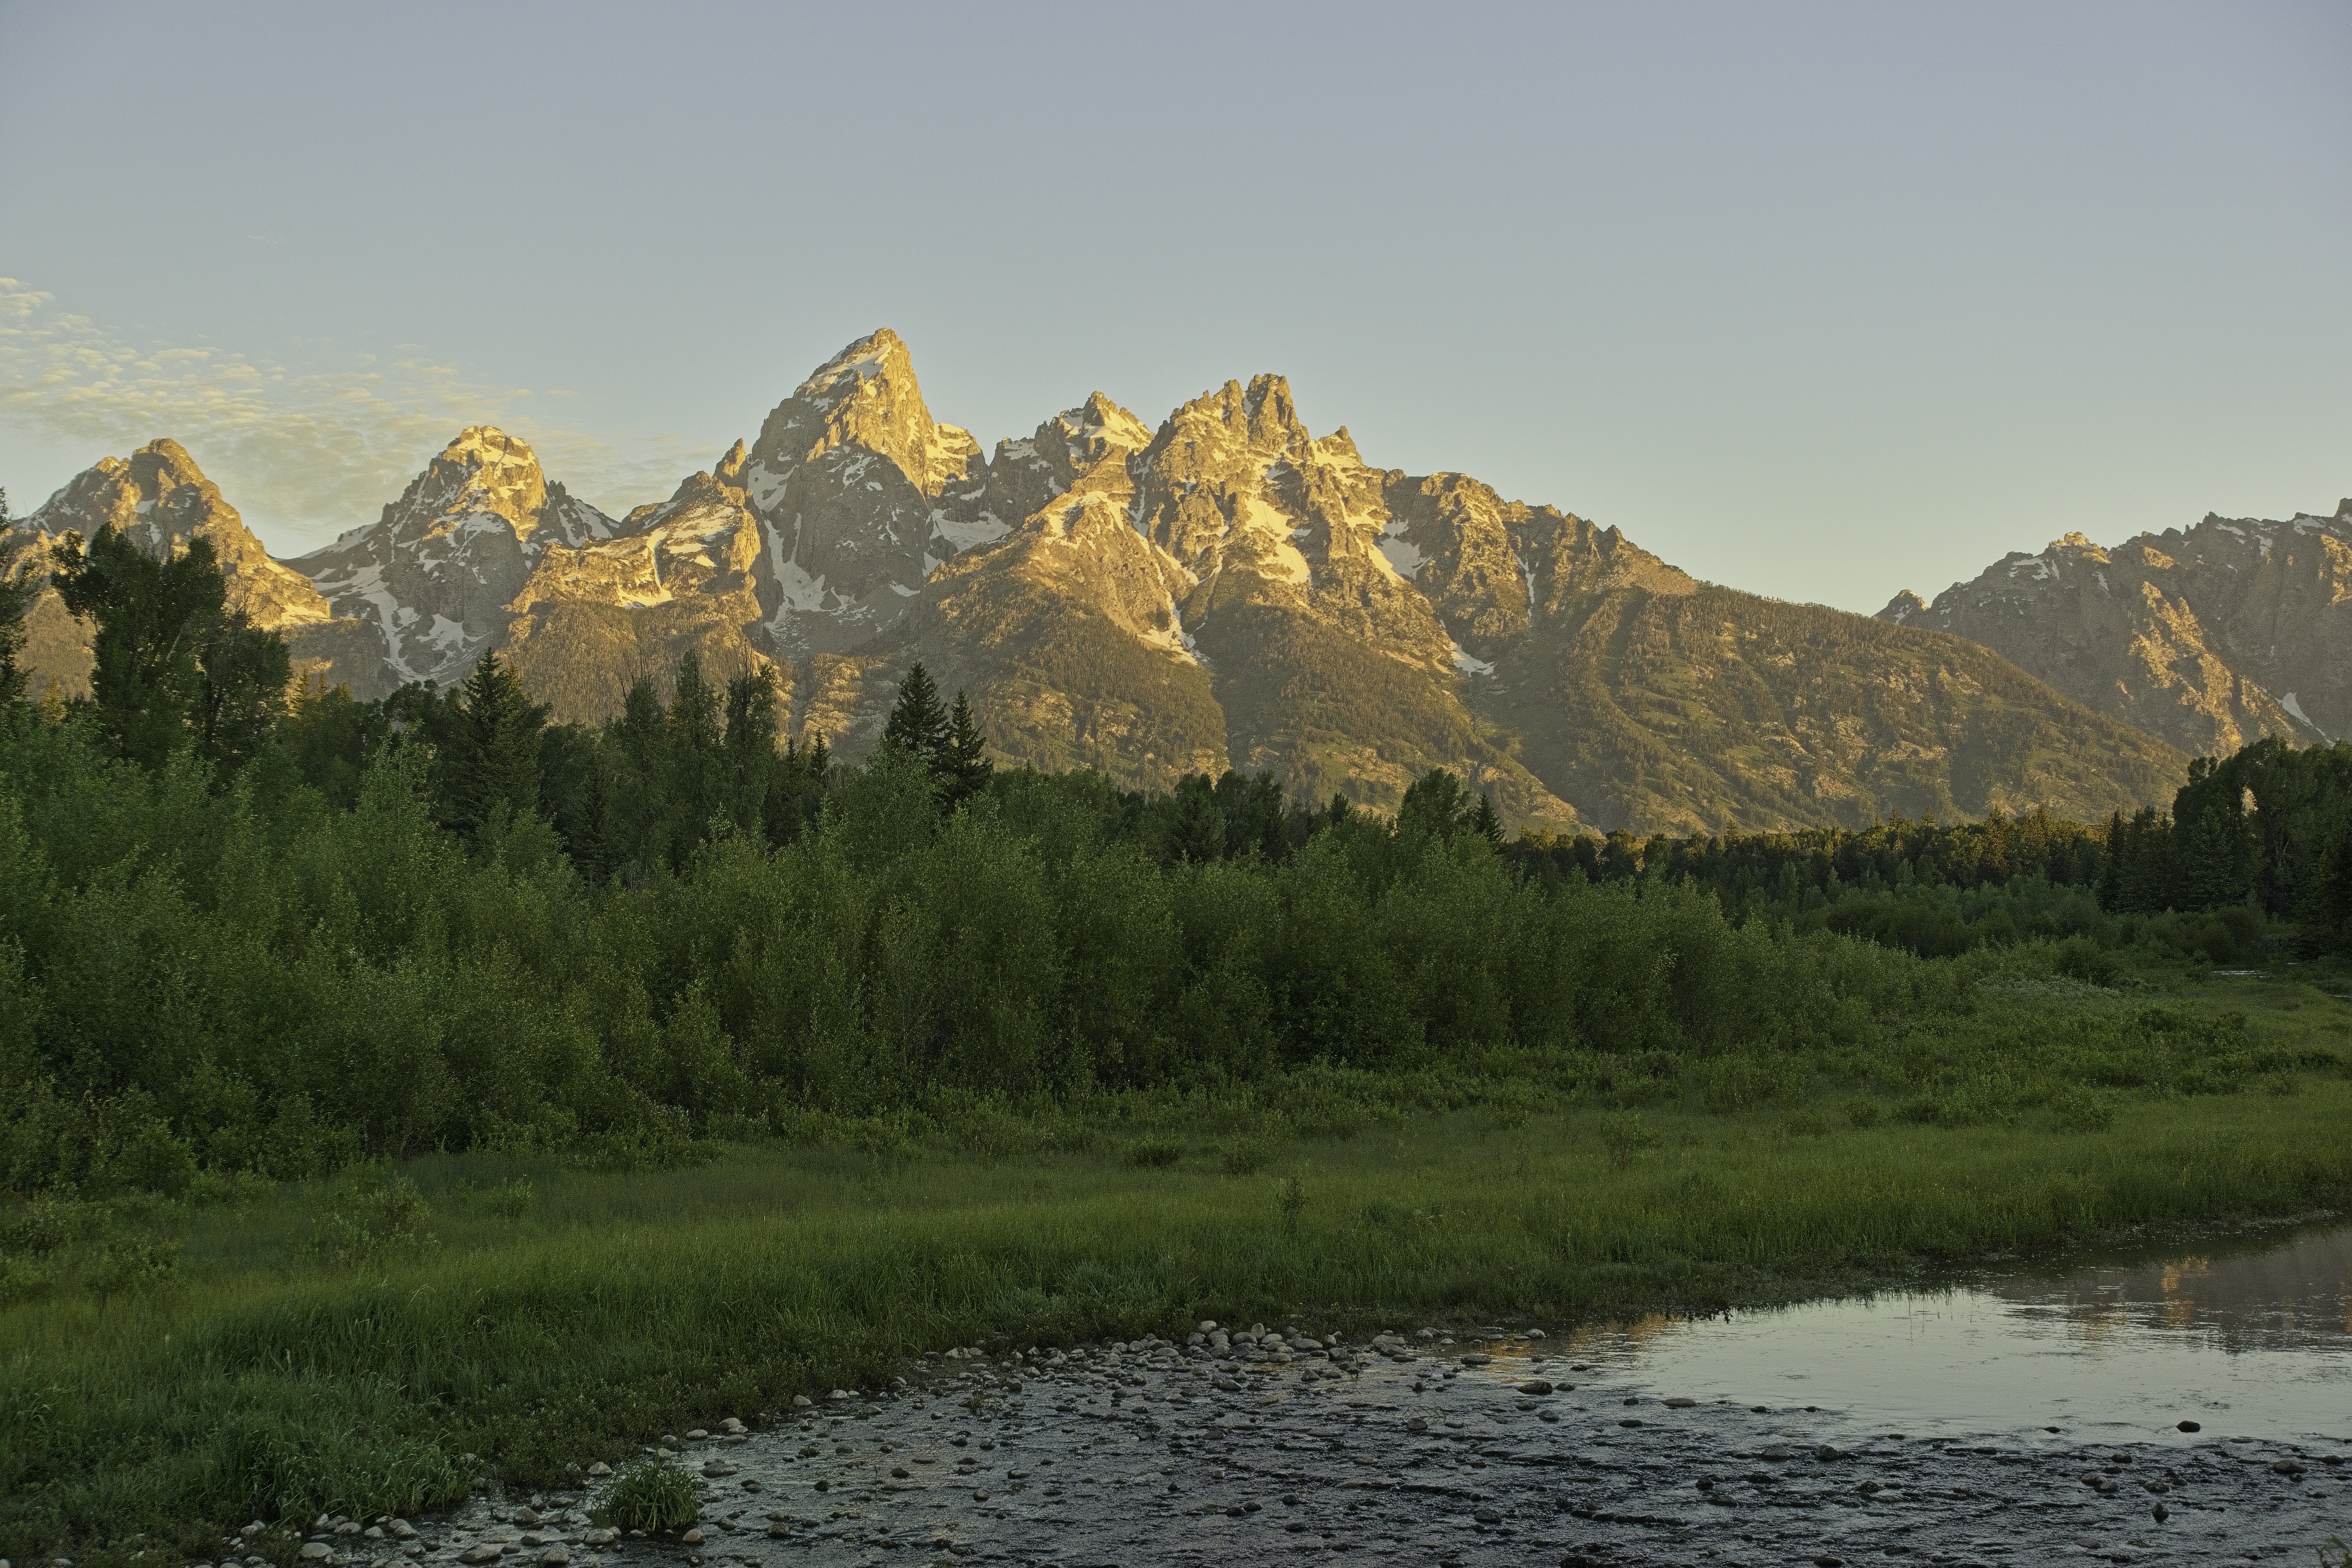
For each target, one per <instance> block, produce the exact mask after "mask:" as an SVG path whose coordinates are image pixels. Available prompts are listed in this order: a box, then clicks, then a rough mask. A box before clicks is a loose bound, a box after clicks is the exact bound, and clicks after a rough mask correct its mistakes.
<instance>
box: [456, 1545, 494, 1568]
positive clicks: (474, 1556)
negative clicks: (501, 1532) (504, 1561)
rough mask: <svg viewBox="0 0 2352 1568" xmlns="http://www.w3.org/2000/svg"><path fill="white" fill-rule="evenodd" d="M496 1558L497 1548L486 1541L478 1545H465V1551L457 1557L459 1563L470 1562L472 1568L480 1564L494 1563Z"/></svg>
mask: <svg viewBox="0 0 2352 1568" xmlns="http://www.w3.org/2000/svg"><path fill="white" fill-rule="evenodd" d="M498 1560H499V1549H498V1548H497V1547H495V1546H492V1545H491V1544H490V1543H489V1542H487V1541H486V1542H482V1544H480V1545H479V1546H469V1547H467V1549H466V1551H465V1552H464V1553H463V1554H462V1555H461V1556H459V1557H458V1559H457V1561H458V1562H460V1563H469V1564H471V1565H472V1568H481V1564H483V1563H496V1562H497V1561H498Z"/></svg>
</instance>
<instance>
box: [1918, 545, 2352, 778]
mask: <svg viewBox="0 0 2352 1568" xmlns="http://www.w3.org/2000/svg"><path fill="white" fill-rule="evenodd" d="M1878 614H1879V618H1880V619H1882V620H1885V621H1889V622H1893V623H1895V624H1896V625H1898V626H1919V627H1927V628H1932V629H1934V630H1936V631H1944V632H1957V633H1958V634H1959V635H1960V636H1962V637H1970V638H1973V639H1974V640H1976V641H1978V642H1980V643H1982V644H1984V645H1985V646H1986V647H1990V648H1992V649H1993V650H1995V651H1996V652H1998V653H2000V655H2002V656H2003V657H2004V658H2008V659H2010V660H2011V662H2013V663H2015V664H2016V665H2018V666H2019V667H2020V668H2023V669H2026V670H2029V671H2031V672H2032V674H2034V675H2037V676H2039V677H2041V678H2042V679H2043V680H2046V681H2048V682H2049V683H2050V684H2051V685H2053V686H2054V687H2056V688H2057V689H2059V690H2061V691H2063V692H2064V693H2065V694H2066V695H2067V696H2069V697H2071V698H2073V699H2074V700H2076V701H2077V702H2080V703H2083V704H2084V706H2086V707H2089V708H2092V709H2095V710H2097V711H2099V712H2101V713H2104V714H2105V715H2106V716H2107V717H2109V718H2111V719H2119V720H2121V721H2124V722H2125V723H2126V724H2132V725H2136V726H2137V727H2138V728H2139V729H2142V730H2145V731H2147V732H2148V733H2149V734H2151V735H2156V736H2159V737H2161V738H2162V739H2164V740H2165V741H2167V742H2170V743H2171V744H2172V745H2174V746H2176V747H2178V748H2179V749H2180V750H2182V751H2184V752H2190V753H2191V754H2194V755H2200V756H2221V755H2226V754H2227V753H2229V752H2233V751H2236V750H2237V749H2238V748H2239V747H2241V746H2243V745H2246V744H2248V743H2250V742H2254V741H2258V740H2261V739H2262V738H2263V737H2264V736H2265V735H2278V736H2283V737H2284V738H2286V739H2288V740H2290V741H2292V742H2294V743H2295V744H2296V745H2310V744H2312V743H2313V742H2324V741H2332V740H2334V739H2336V737H2338V736H2352V500H2345V501H2343V502H2342V503H2341V504H2339V505H2338V506H2337V507H2336V512H2335V514H2334V515H2333V516H2331V517H2315V516H2313V515H2312V514H2310V513H2308V512H2298V513H2297V514H2295V516H2294V517H2293V518H2290V519H2288V520H2287V521H2284V522H2272V521H2264V520H2263V519H2260V518H2224V517H2216V516H2213V515H2212V514H2210V513H2209V514H2207V516H2206V517H2205V519H2204V521H2201V522H2199V523H2198V524H2197V525H2196V526H2194V527H2193V528H2190V529H2188V530H2187V531H2183V530H2180V529H2178V528H2168V529H2166V530H2165V531H2163V532H2161V533H2142V534H2140V535H2138V536H2137V537H2136V538H2134V539H2132V540H2130V541H2128V542H2126V543H2123V544H2120V545H2118V546H2116V548H2115V549H2113V550H2103V549H2101V548H2100V547H2099V546H2098V545H2095V544H2094V543H2092V542H2090V541H2089V540H2088V539H2086V538H2084V536H2083V535H2082V534H2079V533H2069V534H2067V535H2066V536H2065V537H2064V538H2063V539H2058V540H2053V541H2052V542H2051V543H2050V544H2049V545H2047V546H2046V547H2045V548H2044V549H2043V550H2042V552H2041V553H2040V554H2038V555H2027V554H2025V553H2023V552H2013V553H2011V554H2009V555H2004V556H2003V557H2001V558H2000V560H1999V561H1997V562H1995V563H1993V564H1992V565H1990V566H1989V567H1987V568H1986V569H1985V570H1984V571H1983V572H1982V573H1981V574H1979V575H1978V576H1977V577H1975V578H1974V579H1972V580H1970V581H1969V582H1966V583H1955V584H1952V585H1951V586H1950V587H1949V588H1947V589H1945V590H1944V591H1943V592H1942V593H1941V594H1938V595H1936V599H1935V602H1934V603H1933V604H1928V603H1927V602H1925V601H1923V600H1922V599H1921V598H1920V597H1919V595H1916V594H1913V593H1909V592H1907V591H1906V592H1904V593H1900V594H1897V595H1895V597H1894V599H1893V600H1892V601H1890V602H1889V603H1888V605H1887V606H1886V607H1885V609H1883V610H1881V611H1880V612H1879V613H1878Z"/></svg>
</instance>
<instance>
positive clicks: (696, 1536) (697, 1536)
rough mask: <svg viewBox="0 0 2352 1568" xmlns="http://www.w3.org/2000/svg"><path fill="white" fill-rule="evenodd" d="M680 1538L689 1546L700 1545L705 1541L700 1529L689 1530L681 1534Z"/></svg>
mask: <svg viewBox="0 0 2352 1568" xmlns="http://www.w3.org/2000/svg"><path fill="white" fill-rule="evenodd" d="M678 1539H679V1540H680V1541H683V1542H686V1543H687V1544H688V1546H699V1545H701V1544H702V1542H703V1540H704V1536H703V1533H702V1531H700V1530H698V1529H696V1530H689V1531H687V1532H686V1533H685V1534H684V1535H681V1536H679V1537H678Z"/></svg>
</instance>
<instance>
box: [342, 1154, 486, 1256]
mask: <svg viewBox="0 0 2352 1568" xmlns="http://www.w3.org/2000/svg"><path fill="white" fill-rule="evenodd" d="M525 1190H526V1194H527V1193H528V1188H527V1187H526V1189H525ZM432 1212H433V1211H432V1210H431V1208H430V1207H428V1206H427V1205H426V1204H425V1194H422V1193H420V1192H418V1191H417V1190H416V1184H415V1182H413V1181H411V1180H409V1179H408V1178H407V1177H406V1176H390V1177H387V1176H385V1175H384V1174H383V1173H382V1172H381V1171H378V1170H375V1169H373V1168H371V1167H367V1166H362V1167H360V1168H358V1169H356V1170H354V1171H353V1172H352V1173H351V1174H350V1175H349V1176H347V1177H345V1178H344V1179H343V1181H342V1182H341V1184H339V1185H338V1187H337V1188H336V1190H335V1193H334V1195H333V1198H332V1201H331V1206H330V1207H329V1209H328V1211H327V1213H326V1214H325V1215H323V1216H322V1217H321V1218H320V1221H319V1226H318V1230H317V1232H316V1234H315V1235H314V1236H313V1237H311V1241H310V1250H311V1251H312V1253H314V1254H315V1255H316V1256H317V1257H318V1258H319V1259H320V1261H321V1262H323V1263H326V1264H328V1265H330V1266H333V1267H349V1266H352V1265H355V1264H364V1263H373V1262H375V1261H376V1260H377V1259H379V1258H383V1257H384V1256H386V1255H388V1254H396V1253H404V1252H406V1253H414V1252H422V1251H428V1250H430V1249H431V1248H433V1247H438V1246H439V1245H440V1243H439V1241H437V1240H436V1238H434V1237H431V1236H428V1235H426V1234H425V1221H426V1220H427V1219H428V1218H430V1217H431V1216H432Z"/></svg>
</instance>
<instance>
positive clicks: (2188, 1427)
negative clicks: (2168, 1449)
mask: <svg viewBox="0 0 2352 1568" xmlns="http://www.w3.org/2000/svg"><path fill="white" fill-rule="evenodd" d="M2180 1430H2181V1431H2183V1432H2202V1431H2203V1430H2205V1428H2204V1427H2203V1426H2200V1425H2199V1424H2198V1423H2196V1422H2194V1421H2183V1422H2182V1423H2181V1424H2180Z"/></svg>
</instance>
